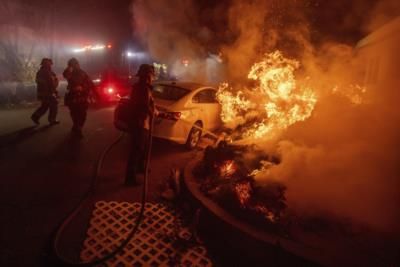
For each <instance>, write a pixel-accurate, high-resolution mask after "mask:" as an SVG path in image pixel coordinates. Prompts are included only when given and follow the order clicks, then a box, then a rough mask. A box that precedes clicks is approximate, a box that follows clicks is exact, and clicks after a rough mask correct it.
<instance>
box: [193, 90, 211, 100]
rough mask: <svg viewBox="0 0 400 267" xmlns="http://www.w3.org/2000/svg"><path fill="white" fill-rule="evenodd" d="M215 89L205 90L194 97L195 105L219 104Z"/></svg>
mask: <svg viewBox="0 0 400 267" xmlns="http://www.w3.org/2000/svg"><path fill="white" fill-rule="evenodd" d="M215 93H216V92H215V90H214V89H205V90H203V91H200V92H198V93H197V94H196V95H195V96H193V99H192V102H193V103H217V100H216V98H215Z"/></svg>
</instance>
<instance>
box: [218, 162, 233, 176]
mask: <svg viewBox="0 0 400 267" xmlns="http://www.w3.org/2000/svg"><path fill="white" fill-rule="evenodd" d="M236 169H237V168H236V165H235V162H234V161H233V160H227V161H224V163H223V164H222V165H221V167H220V168H219V175H220V177H225V178H227V177H230V176H232V175H233V174H234V173H235V172H236Z"/></svg>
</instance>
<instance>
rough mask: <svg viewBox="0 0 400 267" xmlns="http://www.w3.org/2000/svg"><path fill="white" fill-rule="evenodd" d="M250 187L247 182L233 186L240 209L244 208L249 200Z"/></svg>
mask: <svg viewBox="0 0 400 267" xmlns="http://www.w3.org/2000/svg"><path fill="white" fill-rule="evenodd" d="M251 191H252V189H251V185H250V183H249V182H244V183H237V184H236V185H235V192H236V196H237V198H238V200H239V202H240V206H241V207H245V206H246V204H247V203H248V202H249V201H250V198H251V193H252V192H251Z"/></svg>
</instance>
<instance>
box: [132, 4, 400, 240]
mask: <svg viewBox="0 0 400 267" xmlns="http://www.w3.org/2000/svg"><path fill="white" fill-rule="evenodd" d="M197 2H198V1H190V0H186V1H172V2H171V1H168V3H167V2H165V1H161V0H154V1H140V0H137V1H134V2H133V5H132V12H133V17H134V22H133V24H134V28H135V29H136V33H137V34H138V37H139V38H141V40H142V42H143V43H145V45H146V46H147V47H148V48H149V51H150V52H151V54H152V55H153V56H154V57H155V58H156V59H158V60H160V61H164V62H168V63H170V64H172V69H174V68H175V69H176V71H178V72H179V66H178V65H176V66H175V67H174V64H175V63H174V62H176V59H177V58H181V57H192V58H194V61H196V64H198V66H199V69H201V68H202V67H204V65H202V64H203V63H202V60H201V59H202V58H204V57H206V56H207V55H208V54H209V53H215V54H217V53H221V55H222V56H221V57H222V59H223V61H224V64H223V66H224V68H223V71H222V72H220V73H219V75H223V77H224V79H223V80H225V81H228V82H229V83H231V84H233V85H234V87H235V88H243V85H245V87H246V88H247V89H248V90H251V86H250V87H249V83H248V80H247V73H248V71H249V69H250V67H251V66H252V64H254V63H255V62H257V59H259V58H260V57H261V56H262V55H263V54H264V53H266V52H272V51H274V50H276V49H278V50H280V51H282V52H283V53H284V54H285V56H287V57H290V58H295V59H297V60H299V61H300V64H301V68H300V69H299V70H297V73H296V74H297V79H298V82H299V83H302V82H307V83H308V85H309V86H310V87H311V88H313V90H314V91H315V92H316V94H317V95H318V102H317V104H316V106H315V109H314V111H313V113H312V115H311V117H310V118H308V119H307V120H305V121H302V122H298V123H296V124H294V125H292V126H291V127H289V129H287V130H286V131H285V132H284V133H283V134H282V135H281V136H280V137H279V138H278V139H277V140H275V141H274V143H273V144H272V145H271V142H265V149H266V150H269V151H271V152H274V153H277V154H279V155H280V157H281V158H282V162H281V164H279V165H275V166H273V167H272V168H271V169H269V170H268V172H265V173H264V174H260V175H259V176H258V181H259V182H260V183H265V182H268V180H270V179H271V180H280V181H283V182H284V183H285V185H286V186H287V199H288V206H289V208H291V209H293V210H294V211H295V212H298V213H301V214H309V215H312V216H325V217H326V216H328V217H335V218H348V219H350V220H351V221H353V222H354V223H361V224H367V225H369V226H371V227H375V228H376V229H379V230H381V231H388V232H397V233H399V231H400V229H399V225H398V221H399V219H400V218H399V217H400V216H399V215H400V214H399V209H398V203H399V200H400V197H399V196H400V194H399V193H400V192H399V190H400V182H399V174H400V172H399V171H400V170H399V167H398V166H400V165H399V159H400V155H399V152H398V147H399V141H398V140H399V138H398V137H399V136H400V135H399V134H400V133H399V125H400V123H399V122H400V110H399V109H398V108H397V99H399V91H398V90H397V89H396V88H399V85H400V83H399V78H398V76H397V75H393V74H392V75H389V74H388V75H383V76H382V77H383V78H382V79H380V81H379V82H378V83H376V84H375V85H371V84H365V75H366V74H365V67H366V65H367V63H366V62H364V61H363V59H362V57H363V55H362V54H363V53H364V52H362V51H361V52H359V50H358V49H355V46H356V41H357V40H359V39H360V38H361V37H362V36H365V35H367V34H368V33H369V32H371V31H373V30H377V29H379V28H380V27H381V26H383V25H384V24H385V23H387V22H389V21H391V20H393V19H394V18H395V17H396V16H398V15H399V14H400V13H399V10H400V4H399V2H398V1H391V0H388V1H379V2H377V1H351V3H350V2H348V1H346V3H344V2H343V1H340V2H339V3H336V1H335V2H331V1H330V2H329V3H325V2H328V1H323V2H322V1H272V0H267V1H261V0H253V1H238V0H237V1H235V0H232V1H221V2H218V3H215V4H213V5H209V6H208V7H207V8H205V7H204V6H201V4H199V3H197ZM342 2H343V3H342ZM341 4H342V5H341ZM330 18H332V19H330ZM323 29H325V32H324V31H322V30H323ZM329 30H331V31H332V32H335V33H336V35H334V34H330V32H329ZM397 34H398V33H397ZM355 38H357V39H355ZM397 40H398V39H397ZM383 51H384V52H385V55H384V56H385V57H386V58H390V57H391V55H390V53H394V52H395V51H394V50H393V47H389V46H388V47H384V46H383V47H379V48H377V50H376V51H372V52H370V53H372V55H376V56H380V54H381V53H383ZM382 55H383V54H382ZM393 57H394V54H393ZM393 62H396V60H393ZM397 62H399V61H397ZM393 66H395V65H393ZM397 66H398V63H397ZM392 68H393V67H392ZM187 77H188V78H189V79H196V80H200V81H204V80H206V77H205V75H204V74H203V73H202V72H201V71H197V72H194V73H191V74H190V75H189V76H187ZM239 85H240V86H239ZM255 142H257V144H258V145H261V146H263V145H262V140H256V141H255Z"/></svg>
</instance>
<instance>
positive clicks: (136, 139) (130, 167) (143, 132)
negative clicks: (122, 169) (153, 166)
mask: <svg viewBox="0 0 400 267" xmlns="http://www.w3.org/2000/svg"><path fill="white" fill-rule="evenodd" d="M147 136H148V130H147V129H145V128H143V127H140V126H138V127H132V128H131V130H130V133H129V138H130V146H129V155H128V162H127V166H126V176H125V183H126V184H132V183H137V180H136V174H137V173H143V172H144V171H145V160H146V148H147Z"/></svg>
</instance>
